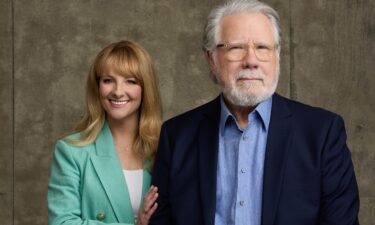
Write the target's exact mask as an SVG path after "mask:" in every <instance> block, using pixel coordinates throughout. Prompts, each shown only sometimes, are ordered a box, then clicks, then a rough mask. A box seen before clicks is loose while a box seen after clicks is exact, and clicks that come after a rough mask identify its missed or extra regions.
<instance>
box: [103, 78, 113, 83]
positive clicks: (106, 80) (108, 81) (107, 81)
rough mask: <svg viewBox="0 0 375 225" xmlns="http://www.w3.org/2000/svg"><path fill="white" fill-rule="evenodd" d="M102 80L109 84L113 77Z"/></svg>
mask: <svg viewBox="0 0 375 225" xmlns="http://www.w3.org/2000/svg"><path fill="white" fill-rule="evenodd" d="M102 82H103V83H105V84H109V83H112V79H110V78H103V79H102Z"/></svg>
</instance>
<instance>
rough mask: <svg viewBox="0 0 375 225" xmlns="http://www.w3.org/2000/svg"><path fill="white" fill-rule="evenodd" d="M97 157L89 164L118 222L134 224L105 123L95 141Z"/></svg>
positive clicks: (120, 169) (122, 178)
mask: <svg viewBox="0 0 375 225" xmlns="http://www.w3.org/2000/svg"><path fill="white" fill-rule="evenodd" d="M95 147H96V153H97V155H95V156H92V157H91V162H92V164H93V166H94V168H95V171H96V173H97V175H98V177H99V179H100V182H101V183H102V185H103V187H104V190H105V192H106V194H107V196H108V199H109V201H110V203H111V205H112V208H113V211H114V213H115V215H116V217H117V220H118V221H119V222H126V223H134V216H133V212H132V210H131V209H132V207H131V203H130V197H129V191H128V188H127V185H126V182H125V178H124V175H123V173H122V168H121V164H120V161H119V159H118V157H117V154H116V150H115V147H114V143H113V138H112V134H111V131H110V129H109V127H108V124H107V123H104V125H103V129H102V131H101V133H100V134H99V136H98V138H97V140H96V141H95Z"/></svg>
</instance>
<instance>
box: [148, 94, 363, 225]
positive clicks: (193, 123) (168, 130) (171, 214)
mask: <svg viewBox="0 0 375 225" xmlns="http://www.w3.org/2000/svg"><path fill="white" fill-rule="evenodd" d="M219 119H220V100H219V98H216V99H215V100H213V101H211V102H209V103H207V104H205V105H203V106H200V107H198V108H196V109H193V110H191V111H189V112H187V113H184V114H182V115H180V116H177V117H175V118H172V119H170V120H168V121H167V122H165V123H164V124H163V126H162V130H161V136H160V143H159V148H158V152H157V156H156V162H155V167H154V171H153V175H152V184H153V185H156V186H157V187H159V199H158V204H159V206H158V209H157V211H156V213H155V214H154V215H153V216H152V218H151V221H150V224H151V225H169V224H175V225H185V224H186V225H201V224H202V225H203V224H205V225H214V222H215V207H216V169H217V157H218V137H219V136H218V132H219ZM358 210H359V196H358V188H357V183H356V179H355V175H354V170H353V165H352V161H351V156H350V152H349V149H348V148H347V145H346V132H345V127H344V122H343V120H342V118H341V117H340V116H338V115H336V114H334V113H331V112H328V111H325V110H323V109H319V108H314V107H310V106H307V105H304V104H301V103H298V102H294V101H291V100H288V99H286V98H283V97H281V96H279V95H277V94H275V95H274V96H273V102H272V112H271V121H270V128H269V132H268V138H267V146H266V156H265V164H264V180H263V196H262V215H261V218H262V219H261V220H262V225H316V224H319V225H320V224H322V225H323V224H327V225H328V224H329V225H333V224H337V225H349V224H350V225H354V224H358V217H357V215H358Z"/></svg>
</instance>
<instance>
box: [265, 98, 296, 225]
mask: <svg viewBox="0 0 375 225" xmlns="http://www.w3.org/2000/svg"><path fill="white" fill-rule="evenodd" d="M291 126H292V123H291V112H290V110H289V108H288V106H287V104H286V100H285V99H283V98H282V97H280V96H278V95H277V94H275V95H274V97H273V99H272V112H271V121H270V127H269V131H268V138H267V146H266V156H265V162H264V178H263V204H262V225H272V224H273V222H274V219H275V216H276V211H277V207H278V202H279V196H280V192H281V186H282V181H283V177H284V168H285V162H286V157H287V153H288V149H289V148H290V146H291V142H292V136H293V133H292V127H291Z"/></svg>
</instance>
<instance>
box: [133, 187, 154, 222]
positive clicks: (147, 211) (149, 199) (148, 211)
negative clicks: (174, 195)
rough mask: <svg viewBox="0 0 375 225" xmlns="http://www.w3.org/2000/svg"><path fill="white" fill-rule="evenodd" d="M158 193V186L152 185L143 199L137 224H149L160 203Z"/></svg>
mask: <svg viewBox="0 0 375 225" xmlns="http://www.w3.org/2000/svg"><path fill="white" fill-rule="evenodd" d="M158 195H159V194H158V188H157V187H155V186H153V185H151V187H150V189H149V190H148V192H147V193H146V195H145V197H144V199H143V204H142V208H140V209H139V212H138V219H137V223H136V225H148V221H149V219H150V217H151V216H152V214H154V212H155V210H156V208H157V207H158V203H156V199H157V198H158Z"/></svg>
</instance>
